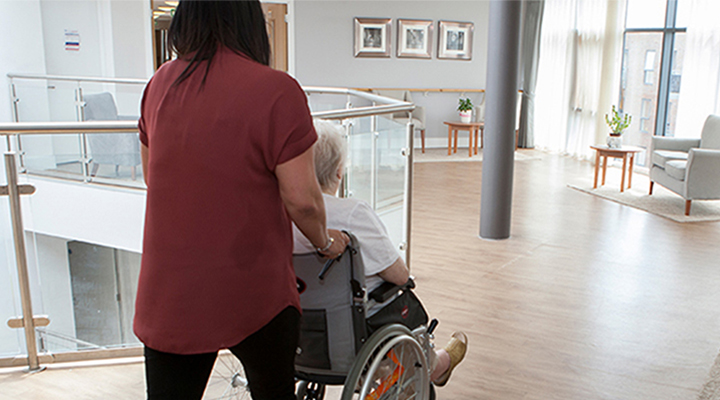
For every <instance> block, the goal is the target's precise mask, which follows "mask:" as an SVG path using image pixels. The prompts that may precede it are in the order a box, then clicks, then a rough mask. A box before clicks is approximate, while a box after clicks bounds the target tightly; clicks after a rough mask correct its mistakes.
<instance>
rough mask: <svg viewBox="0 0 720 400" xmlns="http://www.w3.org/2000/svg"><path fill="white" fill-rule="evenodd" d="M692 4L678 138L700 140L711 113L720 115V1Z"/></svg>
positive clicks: (692, 0)
mask: <svg viewBox="0 0 720 400" xmlns="http://www.w3.org/2000/svg"><path fill="white" fill-rule="evenodd" d="M684 1H689V4H688V26H687V36H686V38H685V59H684V61H683V69H682V83H681V86H680V98H679V99H678V116H677V127H676V129H675V136H676V137H700V132H701V131H702V126H703V123H704V122H705V119H706V118H707V116H708V115H709V114H720V21H719V20H718V18H719V17H720V1H718V0H684Z"/></svg>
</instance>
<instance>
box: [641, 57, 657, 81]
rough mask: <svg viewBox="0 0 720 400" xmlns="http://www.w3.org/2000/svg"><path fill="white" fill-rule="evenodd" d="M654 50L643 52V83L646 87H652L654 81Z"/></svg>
mask: <svg viewBox="0 0 720 400" xmlns="http://www.w3.org/2000/svg"><path fill="white" fill-rule="evenodd" d="M655 54H656V52H655V50H648V51H646V52H645V72H644V74H643V76H644V78H643V81H644V83H645V84H646V85H652V84H653V81H654V80H655Z"/></svg>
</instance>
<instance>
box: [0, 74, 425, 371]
mask: <svg viewBox="0 0 720 400" xmlns="http://www.w3.org/2000/svg"><path fill="white" fill-rule="evenodd" d="M18 82H19V80H15V81H14V89H15V92H14V93H15V95H16V97H17V98H20V99H21V101H20V102H18V103H17V104H18V105H20V104H22V107H18V112H17V116H18V120H19V121H20V122H45V121H75V120H77V119H82V116H83V113H85V111H86V109H84V108H83V107H80V106H77V107H76V105H77V104H80V105H82V103H76V102H75V99H76V97H75V96H80V98H82V99H87V96H88V95H90V96H92V95H96V94H100V93H111V94H112V95H113V98H114V99H115V101H116V104H117V109H118V115H132V114H133V113H135V114H137V112H138V111H137V108H138V107H137V105H138V104H139V99H140V96H141V89H142V87H141V86H139V85H135V86H133V85H128V84H121V83H108V82H83V83H81V89H82V90H77V89H78V83H77V82H68V81H65V80H60V81H57V82H54V81H52V80H46V81H42V84H38V81H37V80H29V81H27V82H26V81H23V82H22V84H20V83H18ZM336 91H337V89H336ZM320 92H321V93H315V92H311V93H310V96H309V105H310V107H311V111H312V112H313V113H314V114H315V115H317V114H318V113H322V112H325V113H327V112H331V113H332V112H335V111H342V112H343V113H345V114H342V115H340V114H334V115H331V116H329V117H328V115H327V114H325V117H328V118H329V119H336V120H338V119H339V120H342V121H343V127H344V128H345V131H346V134H347V137H346V138H347V141H348V147H349V148H348V150H349V151H348V153H349V163H348V168H347V171H346V173H347V175H346V179H345V182H344V187H345V193H344V194H345V195H346V196H351V197H354V198H358V199H361V200H363V201H366V202H367V203H369V204H371V205H372V206H373V208H374V209H375V210H376V211H377V212H378V214H379V215H380V217H381V219H382V220H383V222H384V223H385V225H386V227H387V228H388V232H389V234H390V236H391V239H392V241H393V243H394V244H395V245H396V246H397V247H398V248H399V249H401V248H402V249H405V247H404V246H403V244H405V243H406V238H405V237H404V235H405V232H406V231H407V229H406V228H407V227H406V226H405V224H406V223H407V217H406V213H407V212H408V210H406V209H405V207H404V206H405V204H406V203H405V201H404V200H405V196H407V195H408V193H406V187H407V186H406V184H407V183H406V182H405V177H406V168H407V157H406V156H405V155H404V154H403V149H405V148H408V147H409V146H408V144H407V143H406V141H407V134H406V132H407V127H406V126H405V125H401V124H398V123H396V122H393V121H392V120H391V119H389V118H387V117H385V116H383V115H387V114H380V112H382V111H373V110H371V111H367V110H360V111H358V110H357V108H363V107H372V106H373V104H377V103H376V102H375V100H377V99H372V98H363V97H362V96H363V94H362V93H360V94H358V93H357V92H354V93H348V92H352V91H347V90H346V92H342V91H340V92H341V93H329V94H327V93H322V92H323V91H320ZM388 100H389V101H388V104H391V105H398V102H396V101H393V100H390V99H388ZM33 101H36V102H38V104H40V106H38V107H37V109H36V110H35V111H32V110H33V109H34V107H32V105H29V104H28V103H31V102H33ZM82 101H85V100H82ZM66 103H67V104H66ZM68 104H69V105H68ZM403 104H404V105H403ZM348 106H351V108H348ZM400 106H401V107H406V109H407V108H408V107H411V105H408V104H407V103H402V104H400ZM31 111H32V112H31ZM33 112H34V113H33ZM374 112H375V113H377V114H376V115H372V113H374ZM74 113H77V115H75V114H74ZM353 113H357V114H358V115H354V114H353ZM367 113H370V114H371V115H365V114H367ZM360 114H362V115H360ZM78 116H79V117H78ZM133 118H137V117H136V116H135V117H133ZM0 125H2V124H0ZM73 129H76V128H73ZM49 130H50V131H49V132H48V133H47V134H45V133H44V131H43V133H42V134H37V133H34V134H27V135H20V137H19V140H17V141H13V143H14V144H13V150H14V149H16V148H17V149H18V150H20V151H19V154H20V157H19V160H20V161H21V164H20V165H18V169H19V170H20V172H21V178H20V180H21V183H30V184H32V185H34V186H35V187H36V193H35V194H33V195H23V196H22V202H21V204H22V207H23V210H22V215H23V222H24V225H25V227H24V232H25V247H26V258H27V263H28V273H29V278H30V292H31V298H32V306H33V311H34V314H35V315H36V316H41V315H43V316H47V318H48V319H49V320H50V324H49V325H47V326H38V327H36V329H35V331H36V339H37V349H38V354H39V355H40V356H41V363H43V362H49V361H48V360H49V359H50V358H49V357H45V358H42V356H43V355H44V354H52V355H53V356H54V357H57V355H69V357H70V358H64V359H65V360H69V359H83V357H84V356H81V355H78V354H82V353H87V352H88V351H89V350H95V351H97V352H103V351H113V350H115V349H121V348H128V347H130V348H137V346H138V345H139V342H138V340H137V338H136V337H135V336H134V334H133V332H132V317H133V314H134V308H133V307H134V301H135V293H136V290H137V280H138V274H139V270H140V254H139V251H140V242H141V233H142V225H143V216H144V201H145V199H144V197H145V192H144V191H143V190H124V189H123V188H122V187H128V188H143V187H144V183H143V179H142V171H141V168H140V162H139V147H138V146H139V145H138V140H137V131H135V132H128V133H93V132H90V131H89V130H86V131H82V132H79V133H71V134H68V133H63V132H57V131H56V132H52V128H49ZM0 131H2V132H5V133H6V134H7V133H8V131H6V130H3V129H0ZM12 137H13V138H15V136H12ZM13 140H15V139H13ZM111 140H114V141H115V142H111V143H110V144H108V141H111ZM102 141H106V143H104V144H103V143H101V142H102ZM121 141H125V142H127V143H132V144H134V145H135V146H136V147H135V148H130V150H120V149H121V144H118V143H119V142H121ZM99 142H100V143H99ZM16 146H17V147H16ZM133 155H137V158H136V159H130V160H129V161H127V160H124V159H123V160H121V157H120V156H133ZM113 157H115V158H113ZM3 175H4V173H3ZM49 178H51V179H49ZM55 178H61V179H55ZM0 179H2V178H0ZM68 180H69V181H70V182H68ZM73 181H74V182H73ZM95 183H106V184H111V185H112V186H108V185H95ZM9 209H10V208H9V206H8V200H7V197H0V238H1V239H3V240H4V241H5V242H6V243H5V246H0V317H2V318H3V320H8V319H10V318H14V317H19V316H21V315H22V308H21V299H20V297H21V296H20V293H19V283H18V276H17V267H16V263H15V258H14V256H15V254H14V251H13V242H12V241H13V236H12V227H11V224H10V213H9V212H8V211H7V210H9ZM2 210H6V211H2ZM400 253H401V254H403V256H405V252H404V251H401V252H400ZM26 352H27V350H26V347H25V335H24V332H23V329H11V328H9V327H8V326H7V324H3V326H2V327H0V366H8V365H17V363H18V361H17V358H16V357H17V356H22V355H23V354H26ZM90 353H93V352H92V351H91V352H90ZM93 354H96V353H93ZM97 354H100V353H97ZM113 354H115V353H113ZM138 354H139V353H138ZM73 357H74V358H73ZM88 357H89V358H93V357H95V356H88ZM98 357H100V358H102V357H107V355H105V356H98ZM13 360H15V361H13ZM43 360H44V361H43Z"/></svg>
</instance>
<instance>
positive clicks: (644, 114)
mask: <svg viewBox="0 0 720 400" xmlns="http://www.w3.org/2000/svg"><path fill="white" fill-rule="evenodd" d="M652 105H653V99H642V105H641V106H640V132H642V133H650V129H651V127H652V123H651V122H650V117H651V116H652Z"/></svg>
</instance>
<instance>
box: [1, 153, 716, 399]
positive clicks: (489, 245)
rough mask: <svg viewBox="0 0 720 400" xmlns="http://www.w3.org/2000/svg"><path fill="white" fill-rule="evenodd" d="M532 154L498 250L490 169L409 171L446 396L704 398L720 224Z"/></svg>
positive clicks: (137, 391)
mask: <svg viewBox="0 0 720 400" xmlns="http://www.w3.org/2000/svg"><path fill="white" fill-rule="evenodd" d="M458 151H459V150H458ZM520 151H524V152H530V153H535V152H533V151H529V150H520ZM533 155H539V156H540V157H539V158H535V157H531V159H529V160H527V161H518V162H516V163H515V185H514V194H513V218H512V237H511V238H510V239H507V240H501V241H486V240H482V239H479V238H478V232H479V218H480V190H481V185H480V179H481V168H482V163H424V164H416V166H415V187H414V203H413V205H414V211H413V230H412V238H413V248H412V260H413V266H412V273H413V275H415V276H416V280H417V283H418V288H417V293H418V294H419V296H420V297H421V298H422V299H423V301H424V303H425V304H426V306H427V308H428V310H429V312H430V313H431V314H432V315H433V316H435V317H437V318H439V319H440V321H441V322H440V325H439V327H438V330H437V332H436V336H437V338H438V339H437V342H438V344H439V345H441V346H442V345H443V344H444V343H445V340H446V339H447V337H449V335H450V333H451V332H452V331H453V330H456V329H460V330H463V331H465V332H466V333H467V334H468V336H469V341H470V347H469V353H468V355H467V358H466V360H465V361H464V362H463V363H462V364H461V365H460V366H459V367H458V368H457V370H456V371H455V373H454V374H453V376H452V378H451V380H450V382H449V383H448V385H447V386H446V387H444V388H440V389H438V392H437V393H438V398H439V399H495V400H516V399H518V400H519V399H522V400H530V399H533V400H535V399H537V400H541V399H542V400H546V399H563V400H575V399H583V400H593V399H598V400H599V399H624V400H646V399H653V400H655V399H686V400H695V399H697V395H698V393H699V392H700V391H701V390H702V388H703V385H704V383H705V380H706V378H707V376H708V372H709V370H710V368H711V367H712V365H713V362H714V360H715V357H716V356H717V355H718V352H719V351H720V246H719V242H720V240H719V239H720V222H713V223H694V224H688V223H686V224H682V223H676V222H672V221H670V220H667V219H664V218H662V217H658V216H655V215H652V214H648V213H645V212H643V211H639V210H636V209H633V208H629V207H625V206H622V205H619V204H617V203H614V202H611V201H607V200H603V199H599V198H597V197H594V196H590V195H587V194H584V193H581V192H578V191H576V190H572V189H570V188H568V187H567V186H566V184H567V183H569V182H572V181H577V179H584V178H586V177H587V179H588V180H589V179H590V178H591V177H592V166H591V165H590V163H587V162H582V161H577V160H574V159H571V158H567V157H561V156H557V155H550V154H546V153H539V152H538V153H537V154H533ZM132 361H133V360H128V362H129V363H121V364H115V365H110V366H99V365H98V364H92V365H68V366H62V365H53V366H50V367H49V368H48V370H46V371H44V372H41V373H37V374H25V373H23V372H22V371H19V370H0V399H3V400H4V399H10V398H12V399H142V398H143V397H144V395H143V393H144V383H143V372H142V371H143V369H142V365H141V364H139V363H137V362H135V363H133V362H132Z"/></svg>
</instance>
